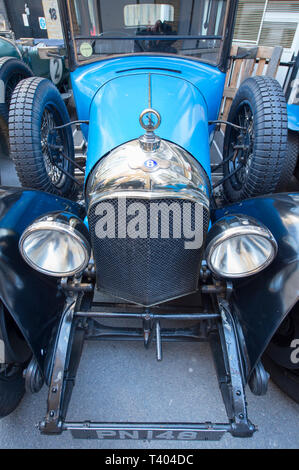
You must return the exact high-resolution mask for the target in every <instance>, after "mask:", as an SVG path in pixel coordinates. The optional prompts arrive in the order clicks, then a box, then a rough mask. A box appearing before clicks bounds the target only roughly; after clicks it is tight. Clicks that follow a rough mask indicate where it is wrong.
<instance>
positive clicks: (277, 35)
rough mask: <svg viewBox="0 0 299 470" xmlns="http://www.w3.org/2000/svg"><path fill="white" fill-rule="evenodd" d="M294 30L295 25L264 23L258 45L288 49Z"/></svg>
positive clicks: (291, 42)
mask: <svg viewBox="0 0 299 470" xmlns="http://www.w3.org/2000/svg"><path fill="white" fill-rule="evenodd" d="M296 29H297V23H290V22H285V23H284V22H282V21H280V22H274V21H264V23H263V27H262V31H261V37H260V41H259V43H260V44H261V45H262V46H269V47H273V46H282V47H285V48H287V49H290V48H291V47H292V44H293V40H294V36H295V33H296Z"/></svg>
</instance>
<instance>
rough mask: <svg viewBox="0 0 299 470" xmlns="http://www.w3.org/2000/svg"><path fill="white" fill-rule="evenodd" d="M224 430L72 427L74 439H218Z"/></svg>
mask: <svg viewBox="0 0 299 470" xmlns="http://www.w3.org/2000/svg"><path fill="white" fill-rule="evenodd" d="M225 432H226V431H225V430H216V429H206V430H198V431H194V430H183V431H182V430H175V429H173V430H163V429H162V430H159V431H157V430H153V429H142V430H140V429H139V430H136V429H135V430H116V429H115V430H106V429H96V430H95V429H72V430H71V433H72V436H73V438H74V439H114V440H115V439H118V440H125V439H128V440H149V441H150V440H176V441H219V440H220V439H221V437H222V436H223V434H224V433H225Z"/></svg>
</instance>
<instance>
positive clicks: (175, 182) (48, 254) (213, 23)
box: [0, 0, 299, 440]
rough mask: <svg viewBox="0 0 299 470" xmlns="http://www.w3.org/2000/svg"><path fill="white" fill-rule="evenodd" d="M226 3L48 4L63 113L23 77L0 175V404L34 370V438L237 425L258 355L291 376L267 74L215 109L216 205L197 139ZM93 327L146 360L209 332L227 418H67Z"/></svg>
mask: <svg viewBox="0 0 299 470" xmlns="http://www.w3.org/2000/svg"><path fill="white" fill-rule="evenodd" d="M236 7H237V2H236V1H235V0H227V1H218V0H211V1H206V0H195V1H191V0H172V1H170V0H169V1H166V0H165V2H164V3H161V2H155V1H148V2H147V3H141V4H140V3H139V2H137V1H136V2H135V1H130V2H121V1H117V2H113V9H111V2H110V1H109V0H100V1H89V2H86V1H77V0H61V1H60V13H61V17H62V20H63V26H64V34H65V43H66V45H67V60H68V64H69V69H70V74H71V81H72V88H73V93H74V99H75V103H76V109H77V116H78V120H77V121H76V122H71V121H70V118H69V115H68V112H67V109H66V106H65V104H64V102H63V100H62V98H61V96H60V94H59V92H58V90H57V88H56V87H55V86H54V85H53V84H52V83H51V82H50V81H49V80H47V79H44V78H38V77H29V78H25V79H24V80H22V81H21V82H20V83H18V85H17V86H16V87H15V89H14V91H13V93H12V96H11V102H10V110H9V139H10V154H11V158H12V159H13V161H14V164H15V166H16V170H17V174H18V177H19V179H20V182H21V184H22V188H10V187H2V188H1V189H0V299H1V304H0V305H1V314H0V338H1V341H0V347H1V349H0V364H1V372H0V416H6V415H8V414H9V413H11V412H12V411H13V410H14V409H15V408H16V407H17V405H18V403H19V402H20V400H21V399H22V397H23V394H24V392H25V388H26V390H27V391H28V392H30V393H36V392H38V391H39V390H40V389H41V387H42V385H43V383H46V384H47V386H48V388H49V392H48V401H47V414H46V417H45V419H44V420H43V421H41V422H40V425H39V428H40V430H41V432H42V433H44V434H59V433H61V432H63V431H67V430H70V431H71V432H72V434H73V436H74V437H85V438H86V437H90V438H96V437H99V438H100V437H107V436H108V437H110V438H111V436H113V437H116V438H118V437H120V436H122V437H124V436H125V437H126V438H133V439H136V438H143V439H151V438H156V439H159V438H162V437H161V436H162V435H165V432H171V434H172V436H173V437H175V438H177V439H211V440H213V439H215V440H217V439H220V438H221V436H222V435H223V434H224V433H225V432H229V433H231V434H232V435H233V436H236V437H250V436H252V435H253V433H254V432H255V430H256V426H255V425H254V424H252V423H251V422H250V420H249V418H248V414H247V404H246V396H245V387H246V385H248V386H249V387H250V389H251V391H252V392H253V393H255V394H256V395H263V394H265V393H266V391H267V383H268V379H269V374H268V373H267V372H266V370H265V369H264V366H263V364H262V361H261V359H262V356H263V354H264V353H265V351H267V356H268V357H269V358H270V361H272V363H274V364H275V365H276V366H278V362H279V360H280V358H281V357H282V354H283V355H284V364H283V365H281V364H280V366H279V367H282V371H286V370H288V371H290V373H291V374H292V377H293V378H294V377H296V376H297V377H298V363H297V362H296V357H297V356H296V345H295V346H294V344H295V343H294V341H296V338H298V334H297V332H298V311H297V310H298V285H299V269H298V247H299V194H298V193H279V194H275V191H276V189H277V187H278V185H279V182H280V180H281V175H282V172H283V168H284V167H285V165H286V162H288V159H289V158H290V156H289V155H290V154H289V152H288V140H287V139H288V124H287V121H288V120H287V107H286V101H285V97H284V94H283V92H282V90H281V87H280V85H279V84H278V82H277V81H276V80H274V79H272V78H269V77H253V78H249V79H246V80H245V81H244V82H243V83H242V85H241V86H240V88H239V90H238V92H237V94H236V96H235V99H234V101H233V104H232V108H231V113H230V116H229V120H228V122H225V123H223V122H222V124H225V125H226V132H225V140H224V159H223V162H222V166H223V178H222V180H221V183H220V184H222V186H223V192H224V196H225V202H224V201H219V200H217V197H216V196H215V191H214V189H215V185H214V183H213V179H212V173H211V162H210V143H211V142H212V140H213V135H214V131H215V126H217V125H218V124H219V120H218V116H219V110H220V105H221V99H222V96H223V89H224V84H225V75H226V70H227V67H228V64H229V60H230V57H229V55H230V50H231V41H232V33H233V27H234V21H235V14H236ZM75 124H76V125H78V124H81V127H82V132H83V134H84V135H85V138H86V139H87V141H88V152H87V160H86V167H85V168H82V167H81V166H80V165H79V164H78V163H77V162H76V161H75V159H74V144H73V134H72V126H73V125H75ZM75 169H76V170H78V171H81V172H82V174H84V178H85V181H84V186H82V185H80V183H78V181H77V179H76V178H75ZM217 184H219V182H218V183H217ZM109 319H114V320H115V319H116V320H117V319H118V320H120V324H119V326H114V327H113V326H111V327H108V326H107V320H109ZM123 319H126V320H127V321H128V322H130V320H135V321H136V320H138V321H139V327H134V328H132V327H130V328H128V327H124V326H122V325H123V323H122V322H121V320H123ZM101 322H104V326H103V324H102V323H101ZM165 322H167V325H169V323H171V324H172V325H173V327H172V328H170V327H169V326H165ZM182 322H183V324H182ZM186 322H187V324H188V323H189V325H190V326H189V327H186ZM178 325H179V326H178ZM101 339H105V340H108V339H111V340H112V339H113V340H124V339H127V340H133V339H136V340H143V341H144V345H145V347H146V348H148V347H149V346H150V344H151V343H155V347H156V356H157V359H158V361H160V360H162V345H163V342H164V341H190V340H193V341H208V342H209V343H210V346H211V350H212V353H213V357H214V362H215V369H216V373H217V377H218V382H219V387H220V390H221V393H222V397H223V401H224V404H225V408H226V412H227V422H226V423H211V422H209V423H206V422H205V423H201V422H198V420H196V421H194V422H192V423H171V422H168V423H124V422H122V423H97V422H92V421H89V422H69V421H67V408H68V403H69V400H70V396H71V391H72V387H73V385H74V381H75V376H76V371H77V367H78V364H79V361H80V356H81V351H82V347H83V344H84V341H91V340H93V341H95V340H101ZM273 345H274V346H273ZM277 345H278V347H279V348H280V353H279V354H278V356H279V357H278V356H277V352H276V353H274V352H273V351H274V349H273V348H274V347H275V346H277ZM277 357H278V358H277ZM99 360H100V358H99ZM128 376H129V371H128ZM293 382H294V380H293ZM293 382H292V383H293ZM183 386H184V384H182V387H183ZM294 396H295V398H296V397H297V398H298V383H297V388H296V389H295V394H294Z"/></svg>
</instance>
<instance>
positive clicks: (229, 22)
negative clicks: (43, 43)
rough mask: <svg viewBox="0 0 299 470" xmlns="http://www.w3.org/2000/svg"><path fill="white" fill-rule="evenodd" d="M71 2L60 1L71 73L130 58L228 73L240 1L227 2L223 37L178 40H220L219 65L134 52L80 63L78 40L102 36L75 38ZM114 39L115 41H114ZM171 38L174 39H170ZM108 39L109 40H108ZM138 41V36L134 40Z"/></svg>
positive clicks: (187, 57) (191, 58)
mask: <svg viewBox="0 0 299 470" xmlns="http://www.w3.org/2000/svg"><path fill="white" fill-rule="evenodd" d="M70 1H71V0H58V3H59V9H60V15H61V21H62V27H63V31H64V37H65V42H66V48H67V53H68V62H69V64H68V68H69V70H70V71H71V72H73V71H75V70H76V69H77V68H78V67H82V66H85V65H87V64H92V63H96V62H102V61H103V60H109V59H110V60H111V59H116V58H120V57H130V56H142V57H146V56H148V57H167V56H169V57H176V58H178V59H187V60H192V61H195V62H201V63H206V64H209V65H212V66H214V67H217V68H219V70H221V71H222V72H226V71H227V70H228V67H229V62H230V50H231V44H232V38H233V31H234V26H235V20H236V12H237V7H238V1H239V0H227V9H226V13H225V18H224V26H223V35H222V36H200V35H197V36H182V35H180V36H179V37H178V38H183V39H184V38H186V39H208V38H211V39H218V40H220V41H221V45H220V54H219V59H220V60H219V63H218V64H215V63H211V62H210V61H206V60H204V59H202V58H198V57H194V56H189V55H179V54H172V53H168V52H142V53H140V52H133V53H129V54H112V55H105V56H103V57H99V56H97V57H91V58H90V59H87V60H84V61H79V60H78V55H77V48H76V41H77V40H84V39H86V40H88V39H91V38H93V39H96V38H99V37H102V36H75V35H74V31H73V26H72V21H71V16H70V15H71V14H70ZM145 37H147V36H139V37H138V40H142V39H143V38H145ZM113 38H114V39H113ZM153 38H155V36H151V39H153ZM162 38H165V39H167V38H168V36H163V37H161V36H159V37H158V36H157V39H160V40H161V39H162ZM170 38H173V36H172V37H170ZM107 39H108V38H107ZM109 39H111V40H118V39H123V38H120V37H119V38H118V37H116V36H115V37H109ZM132 39H136V36H134V38H132Z"/></svg>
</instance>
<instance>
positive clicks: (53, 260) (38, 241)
mask: <svg viewBox="0 0 299 470" xmlns="http://www.w3.org/2000/svg"><path fill="white" fill-rule="evenodd" d="M88 238H89V236H88V230H87V228H86V227H85V225H84V224H83V222H82V221H81V220H80V219H79V218H78V217H75V216H73V215H71V214H67V213H56V214H50V215H48V216H46V217H43V218H40V219H37V220H36V221H35V222H34V223H33V224H32V225H30V226H29V227H28V228H27V229H26V230H25V232H24V233H23V235H22V236H21V239H20V242H19V250H20V253H21V255H22V256H23V258H24V260H25V261H26V262H27V263H28V264H29V265H30V266H31V267H32V268H34V269H36V270H37V271H39V272H41V273H44V274H48V275H49V276H55V277H69V276H73V275H75V274H77V273H80V272H82V271H83V270H84V269H85V268H86V266H87V265H88V262H89V259H90V252H91V250H90V244H89V242H88Z"/></svg>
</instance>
